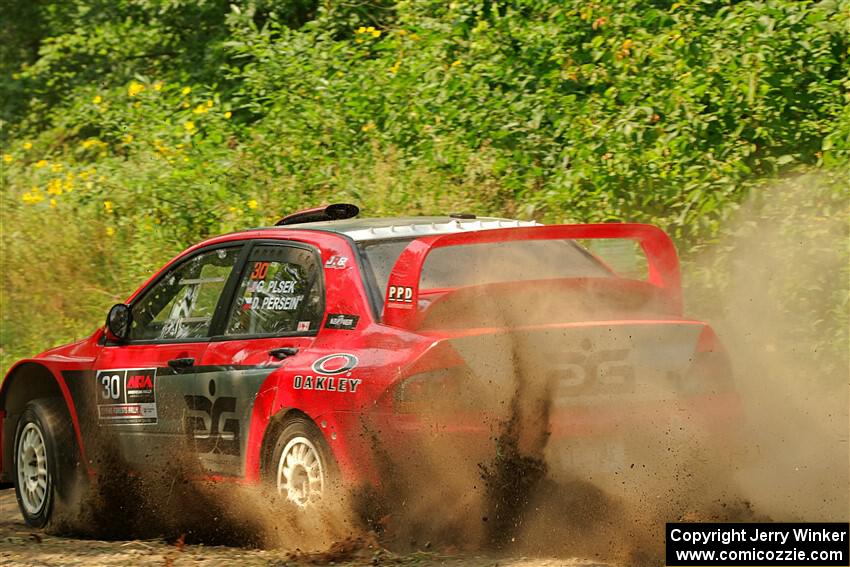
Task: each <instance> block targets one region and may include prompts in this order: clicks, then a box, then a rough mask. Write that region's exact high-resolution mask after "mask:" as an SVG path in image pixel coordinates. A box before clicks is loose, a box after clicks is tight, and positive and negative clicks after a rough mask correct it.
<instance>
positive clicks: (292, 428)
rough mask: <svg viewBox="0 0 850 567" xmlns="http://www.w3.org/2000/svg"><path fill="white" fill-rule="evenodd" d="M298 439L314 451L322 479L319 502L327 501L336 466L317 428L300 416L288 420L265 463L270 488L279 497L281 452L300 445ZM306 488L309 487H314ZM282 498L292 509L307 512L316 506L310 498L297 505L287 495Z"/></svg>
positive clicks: (332, 485) (334, 484)
mask: <svg viewBox="0 0 850 567" xmlns="http://www.w3.org/2000/svg"><path fill="white" fill-rule="evenodd" d="M299 439H300V440H306V441H307V442H309V445H310V448H312V449H313V450H314V451H315V455H316V457H317V460H318V463H319V470H320V472H321V477H322V478H321V483H322V491H321V492H322V493H321V499H322V500H324V499H327V498H328V495H329V494H330V493H331V492H332V491H333V490H334V489H335V488H336V483H337V478H338V474H337V468H336V463H335V462H334V460H333V457H332V454H331V450H330V447H328V444H327V442H326V441H325V438H324V436H323V435H322V432H321V431H319V428H318V427H316V424H314V423H313V422H312V421H310V420H309V419H307V418H306V417H302V416H296V417H292V418H289V419H288V420H287V421H286V423H285V424H284V426H283V428H282V429H281V430H280V432H279V433H278V435H277V439H276V441H275V442H274V445H273V446H272V451H271V458H270V459H269V460H268V463H267V465H266V471H265V474H266V479H267V481H268V483H269V488H270V489H272V490H273V491H274V492H275V493H278V491H279V486H278V468H279V466H280V464H281V458H282V456H283V452H284V450H285V449H287V447H288V446H289V445H290V443H299V441H298V440H299ZM302 468H305V467H302ZM305 472H306V471H305ZM308 482H309V475H308ZM309 484H311V485H312V484H313V483H309ZM281 497H282V498H284V499H286V500H287V503H291V504H292V505H293V506H294V507H297V508H301V509H307V508H308V507H309V506H310V505H315V504H316V503H317V501H316V500H315V499H313V498H311V497H307V498H306V501H303V502H297V501H296V500H298V499H297V498H296V499H293V498H291V497H290V495H289V494H288V493H287V492H286V491H284V492H283V493H281Z"/></svg>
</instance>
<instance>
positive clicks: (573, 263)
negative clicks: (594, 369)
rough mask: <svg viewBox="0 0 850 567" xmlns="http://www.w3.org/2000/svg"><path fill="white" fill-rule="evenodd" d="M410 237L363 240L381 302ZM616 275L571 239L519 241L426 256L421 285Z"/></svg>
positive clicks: (461, 247)
mask: <svg viewBox="0 0 850 567" xmlns="http://www.w3.org/2000/svg"><path fill="white" fill-rule="evenodd" d="M412 241H413V239H412V238H403V239H394V240H380V241H367V242H361V243H360V248H361V250H362V251H363V252H364V254H365V256H366V259H367V260H368V266H369V268H370V269H371V274H370V275H371V276H372V280H373V281H372V284H373V285H374V286H375V287H376V288H377V291H378V294H376V295H377V297H379V298H380V302H381V303H383V299H384V297H386V291H387V282H388V280H389V278H390V272H391V271H392V269H393V266H395V263H396V260H398V257H399V256H400V255H401V253H402V251H403V250H404V249H405V248H406V247H407V245H408V244H410V243H411V242H412ZM612 275H613V274H612V273H611V272H610V270H608V269H607V268H606V267H605V266H603V265H602V264H601V263H600V262H599V261H598V260H596V259H595V258H594V257H593V256H592V255H591V254H590V253H589V252H587V251H586V250H585V249H584V248H582V247H581V246H579V245H578V244H577V243H576V242H575V241H572V240H519V241H513V242H495V243H488V244H464V245H458V246H446V247H443V248H435V249H434V250H432V251H431V253H430V254H428V257H427V258H426V260H425V265H424V266H423V268H422V276H421V280H420V284H419V289H420V291H421V292H424V291H427V290H429V289H445V288H456V287H462V286H472V285H483V284H492V283H499V282H512V281H528V280H540V279H560V278H576V277H610V276H612Z"/></svg>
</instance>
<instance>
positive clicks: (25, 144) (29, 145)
mask: <svg viewBox="0 0 850 567" xmlns="http://www.w3.org/2000/svg"><path fill="white" fill-rule="evenodd" d="M24 149H25V150H26V151H30V150H31V149H32V142H24Z"/></svg>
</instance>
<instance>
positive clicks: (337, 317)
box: [325, 313, 360, 331]
mask: <svg viewBox="0 0 850 567" xmlns="http://www.w3.org/2000/svg"><path fill="white" fill-rule="evenodd" d="M359 320H360V316H359V315H345V314H344V313H329V314H328V320H327V321H326V322H325V328H326V329H345V330H347V331H352V330H354V329H355V328H357V321H359Z"/></svg>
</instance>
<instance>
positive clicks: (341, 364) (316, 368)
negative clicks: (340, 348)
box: [313, 352, 359, 376]
mask: <svg viewBox="0 0 850 567" xmlns="http://www.w3.org/2000/svg"><path fill="white" fill-rule="evenodd" d="M358 362H359V361H358V360H357V357H356V356H354V355H353V354H348V353H344V352H338V353H336V354H329V355H327V356H323V357H322V358H319V359H316V361H315V362H314V363H313V372H316V373H317V374H328V375H332V376H336V375H337V374H345V373H346V372H349V371H351V370H352V369H353V368H354V367H356V366H357V363H358Z"/></svg>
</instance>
